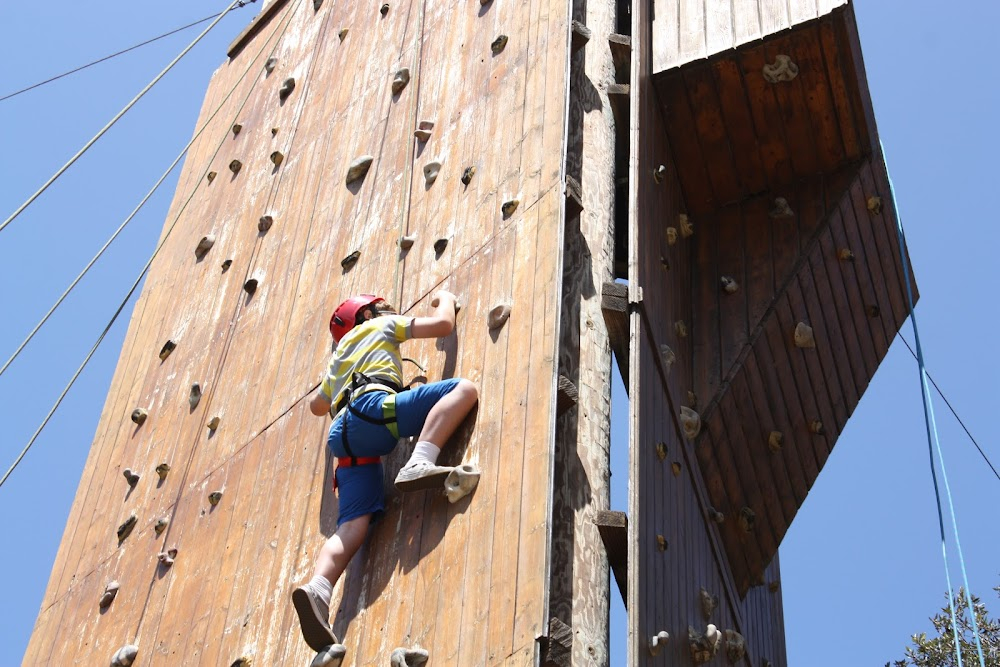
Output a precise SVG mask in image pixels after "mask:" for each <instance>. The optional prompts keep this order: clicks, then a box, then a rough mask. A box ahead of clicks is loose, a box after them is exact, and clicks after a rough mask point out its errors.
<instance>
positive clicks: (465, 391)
mask: <svg viewBox="0 0 1000 667" xmlns="http://www.w3.org/2000/svg"><path fill="white" fill-rule="evenodd" d="M455 388H456V389H457V390H459V391H460V392H462V395H463V396H464V397H465V398H466V399H467V400H468V401H469V402H470V403H475V402H476V401H478V400H479V389H477V388H476V385H475V384H473V382H472V381H471V380H466V379H465V378H462V379H461V380H459V381H458V386H457V387H455Z"/></svg>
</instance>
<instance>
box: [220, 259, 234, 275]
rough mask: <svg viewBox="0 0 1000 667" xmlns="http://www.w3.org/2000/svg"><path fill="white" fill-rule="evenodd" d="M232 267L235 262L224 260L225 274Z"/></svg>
mask: <svg viewBox="0 0 1000 667" xmlns="http://www.w3.org/2000/svg"><path fill="white" fill-rule="evenodd" d="M232 265H233V260H231V259H225V260H222V272H223V273H225V272H226V271H228V270H229V267H230V266H232Z"/></svg>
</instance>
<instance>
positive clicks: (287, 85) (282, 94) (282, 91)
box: [278, 77, 295, 102]
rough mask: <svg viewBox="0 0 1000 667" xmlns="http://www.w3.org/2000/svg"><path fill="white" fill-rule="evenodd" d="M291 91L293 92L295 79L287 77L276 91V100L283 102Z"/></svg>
mask: <svg viewBox="0 0 1000 667" xmlns="http://www.w3.org/2000/svg"><path fill="white" fill-rule="evenodd" d="M293 90H295V79H294V78H292V77H288V78H287V79H285V80H284V81H282V82H281V88H279V89H278V99H280V100H281V101H282V102H284V101H285V100H286V99H288V96H289V95H291V94H292V91H293Z"/></svg>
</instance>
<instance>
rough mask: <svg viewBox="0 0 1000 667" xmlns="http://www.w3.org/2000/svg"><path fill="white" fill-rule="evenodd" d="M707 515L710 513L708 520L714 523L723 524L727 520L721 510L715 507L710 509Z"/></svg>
mask: <svg viewBox="0 0 1000 667" xmlns="http://www.w3.org/2000/svg"><path fill="white" fill-rule="evenodd" d="M707 513H708V518H709V519H711V520H712V521H713V522H714V523H722V522H723V521H725V520H726V515H725V514H723V513H722V512H720V511H719V510H717V509H715V508H714V507H709V508H708V512H707Z"/></svg>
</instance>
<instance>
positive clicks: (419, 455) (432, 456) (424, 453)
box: [406, 440, 441, 465]
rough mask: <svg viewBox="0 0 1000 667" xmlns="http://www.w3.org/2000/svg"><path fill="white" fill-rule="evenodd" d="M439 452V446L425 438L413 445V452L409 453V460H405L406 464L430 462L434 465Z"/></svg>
mask: <svg viewBox="0 0 1000 667" xmlns="http://www.w3.org/2000/svg"><path fill="white" fill-rule="evenodd" d="M440 453H441V448H440V447H438V446H437V445H435V444H434V443H433V442H428V441H427V440H421V441H420V442H418V443H417V444H415V445H414V446H413V454H411V455H410V460H409V461H407V462H406V465H412V464H414V463H421V462H424V463H430V464H431V465H435V464H436V463H437V460H438V454H440Z"/></svg>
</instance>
